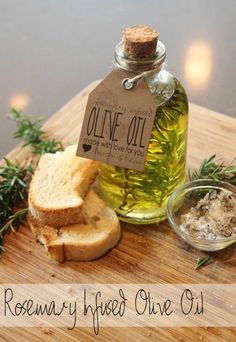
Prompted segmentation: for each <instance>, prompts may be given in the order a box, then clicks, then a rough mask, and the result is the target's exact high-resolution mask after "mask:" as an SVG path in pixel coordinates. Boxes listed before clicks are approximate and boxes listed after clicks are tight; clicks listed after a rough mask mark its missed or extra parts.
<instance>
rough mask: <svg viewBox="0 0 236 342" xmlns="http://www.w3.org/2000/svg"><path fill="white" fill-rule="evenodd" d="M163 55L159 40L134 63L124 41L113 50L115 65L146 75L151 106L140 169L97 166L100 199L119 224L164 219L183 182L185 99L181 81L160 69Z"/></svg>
mask: <svg viewBox="0 0 236 342" xmlns="http://www.w3.org/2000/svg"><path fill="white" fill-rule="evenodd" d="M165 57H166V52H165V46H164V44H163V43H161V42H160V41H158V43H157V50H156V53H155V54H154V55H153V56H151V57H148V58H139V59H133V58H129V56H128V55H127V54H126V53H125V51H124V41H121V42H120V43H119V44H118V45H117V46H116V49H115V61H116V67H119V68H122V69H124V70H127V71H131V72H133V73H135V74H140V73H142V72H144V71H148V70H152V69H153V70H154V71H153V72H152V73H149V74H148V75H147V76H146V77H145V81H146V82H147V84H148V86H149V89H150V92H151V94H152V95H153V97H154V100H155V103H156V115H155V119H154V125H153V130H152V134H151V137H150V142H149V147H148V152H147V156H146V162H145V167H144V171H143V172H140V171H135V170H131V169H125V168H122V167H117V166H113V165H107V164H103V163H100V166H99V190H100V195H101V197H102V198H103V199H104V200H105V201H106V202H107V204H108V205H109V206H111V207H112V208H114V209H115V211H116V213H117V215H118V217H119V219H120V220H122V221H126V222H130V223H135V224H150V223H154V222H159V221H161V220H164V219H165V218H166V204H167V201H168V198H169V196H170V195H171V193H172V192H173V191H174V190H175V189H176V188H177V187H179V186H180V185H182V184H183V183H184V182H185V163H186V143H187V124H188V100H187V96H186V93H185V91H184V89H183V87H182V85H181V83H180V82H179V81H178V80H177V79H176V78H175V77H174V76H172V75H171V74H170V73H169V72H168V71H166V70H165V68H163V64H164V61H165Z"/></svg>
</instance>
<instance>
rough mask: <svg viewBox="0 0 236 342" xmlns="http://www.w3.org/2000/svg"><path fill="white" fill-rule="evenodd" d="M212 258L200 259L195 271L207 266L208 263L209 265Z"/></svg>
mask: <svg viewBox="0 0 236 342" xmlns="http://www.w3.org/2000/svg"><path fill="white" fill-rule="evenodd" d="M210 259H211V258H210V257H209V256H206V257H203V258H201V259H198V260H197V263H196V266H195V269H196V270H197V269H198V268H200V267H202V266H204V265H206V263H208V261H209V260H210Z"/></svg>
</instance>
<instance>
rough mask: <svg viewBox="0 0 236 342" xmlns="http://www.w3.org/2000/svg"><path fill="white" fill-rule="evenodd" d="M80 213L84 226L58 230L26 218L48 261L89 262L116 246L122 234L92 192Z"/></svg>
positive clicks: (102, 202) (78, 224)
mask: <svg viewBox="0 0 236 342" xmlns="http://www.w3.org/2000/svg"><path fill="white" fill-rule="evenodd" d="M82 212H83V217H84V222H83V223H77V224H73V225H67V226H61V227H59V228H54V227H51V226H47V225H43V224H42V223H41V222H40V221H39V220H37V219H36V218H34V217H33V216H32V215H29V217H28V223H29V226H30V228H31V230H32V232H33V234H34V236H35V238H36V239H37V240H38V241H39V242H41V243H42V244H43V245H44V246H45V248H46V251H47V253H48V255H49V257H50V259H52V260H55V261H58V262H64V261H66V260H72V261H90V260H93V259H97V258H99V257H100V256H102V255H103V254H105V253H106V252H107V251H108V250H109V249H111V248H112V247H114V246H115V245H116V244H117V243H118V241H119V239H120V236H121V230H120V224H119V220H118V218H117V216H116V213H115V212H114V210H113V209H111V208H109V207H107V206H106V204H105V202H104V201H103V200H102V199H101V198H99V197H98V195H97V194H96V193H95V191H94V190H92V189H90V190H89V191H88V193H87V195H86V197H85V201H84V205H83V210H82Z"/></svg>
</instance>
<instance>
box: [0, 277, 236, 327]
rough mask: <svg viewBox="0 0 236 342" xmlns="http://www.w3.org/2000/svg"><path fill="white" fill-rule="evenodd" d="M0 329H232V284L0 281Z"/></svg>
mask: <svg viewBox="0 0 236 342" xmlns="http://www.w3.org/2000/svg"><path fill="white" fill-rule="evenodd" d="M0 326H1V327H53V326H54V327H67V328H68V329H74V328H75V327H91V328H92V329H93V330H94V333H95V334H98V333H99V330H100V329H101V328H102V327H194V326H195V327H210V326H211V327H235V326H236V284H175V285H171V284H33V285H32V284H1V285H0Z"/></svg>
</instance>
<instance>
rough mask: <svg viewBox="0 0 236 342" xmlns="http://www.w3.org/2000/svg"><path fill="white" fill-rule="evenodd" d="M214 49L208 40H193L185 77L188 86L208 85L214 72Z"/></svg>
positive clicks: (188, 51)
mask: <svg viewBox="0 0 236 342" xmlns="http://www.w3.org/2000/svg"><path fill="white" fill-rule="evenodd" d="M212 62H213V56H212V49H211V46H210V45H209V44H208V43H206V42H200V41H199V42H193V43H191V44H190V46H189V47H188V50H187V53H186V60H185V79H186V81H187V82H188V86H189V87H192V88H195V89H199V88H204V87H205V86H207V84H208V82H209V80H210V77H211V72H212Z"/></svg>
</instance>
